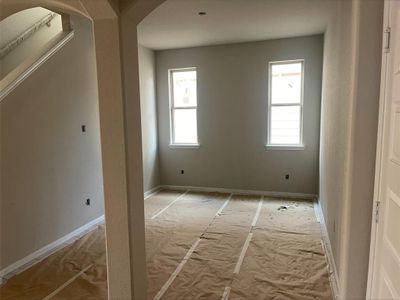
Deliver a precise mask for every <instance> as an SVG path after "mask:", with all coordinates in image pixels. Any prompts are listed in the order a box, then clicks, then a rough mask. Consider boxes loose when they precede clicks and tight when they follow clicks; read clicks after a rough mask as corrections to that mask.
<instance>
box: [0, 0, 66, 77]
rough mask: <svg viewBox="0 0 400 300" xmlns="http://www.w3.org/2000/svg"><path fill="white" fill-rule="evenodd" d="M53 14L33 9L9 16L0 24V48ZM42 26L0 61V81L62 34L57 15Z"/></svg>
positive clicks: (42, 9) (41, 9) (45, 10)
mask: <svg viewBox="0 0 400 300" xmlns="http://www.w3.org/2000/svg"><path fill="white" fill-rule="evenodd" d="M51 13H53V12H51V11H49V10H47V9H44V8H41V7H35V8H31V9H27V10H24V11H21V12H19V13H16V14H14V15H11V16H9V17H8V18H6V19H4V20H3V21H1V22H0V48H1V47H3V46H4V45H6V44H7V43H9V42H10V41H12V40H13V39H15V38H17V37H18V36H19V35H20V34H22V33H23V32H24V31H25V30H27V29H29V28H30V27H31V26H32V25H34V24H35V23H36V22H38V21H40V20H41V19H43V18H44V17H46V16H48V15H49V14H51ZM49 25H50V26H47V25H44V26H42V27H40V29H38V31H36V32H35V33H34V34H33V35H31V36H30V37H29V38H27V39H26V40H24V41H23V42H22V43H21V44H20V45H19V46H18V47H17V48H15V49H14V50H13V51H11V52H9V53H8V54H7V55H6V56H5V57H3V58H2V59H0V63H1V68H0V79H2V78H3V77H4V76H6V75H7V74H8V73H9V72H10V71H12V70H13V69H14V68H16V67H17V66H18V65H19V64H20V63H22V62H23V61H24V60H25V59H27V58H29V57H32V56H35V55H38V54H40V52H41V51H42V49H43V47H44V45H45V44H46V43H47V42H49V41H50V40H51V39H53V38H54V37H55V36H57V35H58V34H60V33H61V32H62V24H61V16H60V15H57V16H56V17H55V18H54V19H52V20H51V22H50V23H49Z"/></svg>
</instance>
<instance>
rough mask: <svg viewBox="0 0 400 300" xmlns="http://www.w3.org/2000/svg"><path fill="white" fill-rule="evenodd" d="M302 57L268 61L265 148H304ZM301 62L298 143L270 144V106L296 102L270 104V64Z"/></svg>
mask: <svg viewBox="0 0 400 300" xmlns="http://www.w3.org/2000/svg"><path fill="white" fill-rule="evenodd" d="M304 62H305V60H304V59H294V60H283V61H270V62H268V124H267V144H266V148H267V150H304V149H305V148H306V146H305V144H304V142H303V123H304V122H303V113H304ZM293 63H301V74H302V75H301V99H300V143H299V144H282V145H280V144H271V142H270V141H271V107H272V106H297V105H298V104H272V99H271V97H272V93H271V92H272V90H271V87H272V76H271V75H272V74H271V71H272V65H282V64H293Z"/></svg>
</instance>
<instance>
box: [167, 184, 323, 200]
mask: <svg viewBox="0 0 400 300" xmlns="http://www.w3.org/2000/svg"><path fill="white" fill-rule="evenodd" d="M161 187H162V188H163V189H172V190H183V191H184V190H188V189H189V190H190V191H192V192H193V191H195V192H196V191H197V192H220V193H229V194H237V195H257V196H266V197H277V198H294V199H299V198H300V199H310V200H315V199H316V198H317V197H318V196H317V195H315V194H304V193H288V192H273V191H257V190H241V189H227V188H217V187H200V186H180V185H161Z"/></svg>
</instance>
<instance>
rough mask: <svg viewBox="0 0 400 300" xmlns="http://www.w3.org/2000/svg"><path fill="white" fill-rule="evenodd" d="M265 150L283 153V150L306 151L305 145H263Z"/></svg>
mask: <svg viewBox="0 0 400 300" xmlns="http://www.w3.org/2000/svg"><path fill="white" fill-rule="evenodd" d="M265 148H267V150H280V151H282V150H283V151H284V150H304V149H306V146H305V145H303V144H302V145H274V144H271V145H265Z"/></svg>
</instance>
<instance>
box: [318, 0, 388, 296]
mask: <svg viewBox="0 0 400 300" xmlns="http://www.w3.org/2000/svg"><path fill="white" fill-rule="evenodd" d="M336 4H337V7H336V14H333V19H332V20H331V23H330V25H329V26H328V30H327V33H326V35H325V49H324V73H323V78H324V79H323V93H322V94H323V97H322V114H321V157H320V164H321V173H320V202H321V206H322V208H323V213H324V218H325V222H326V225H327V229H328V234H329V238H330V241H331V244H332V251H333V255H334V259H335V263H336V267H337V269H338V275H339V286H340V298H341V299H365V293H366V287H367V276H368V262H369V243H370V228H371V219H372V207H373V190H374V175H375V152H376V138H377V121H378V105H379V84H380V67H381V51H382V47H381V41H382V24H383V23H382V17H383V2H382V1H337V3H336ZM338 49H340V51H338Z"/></svg>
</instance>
